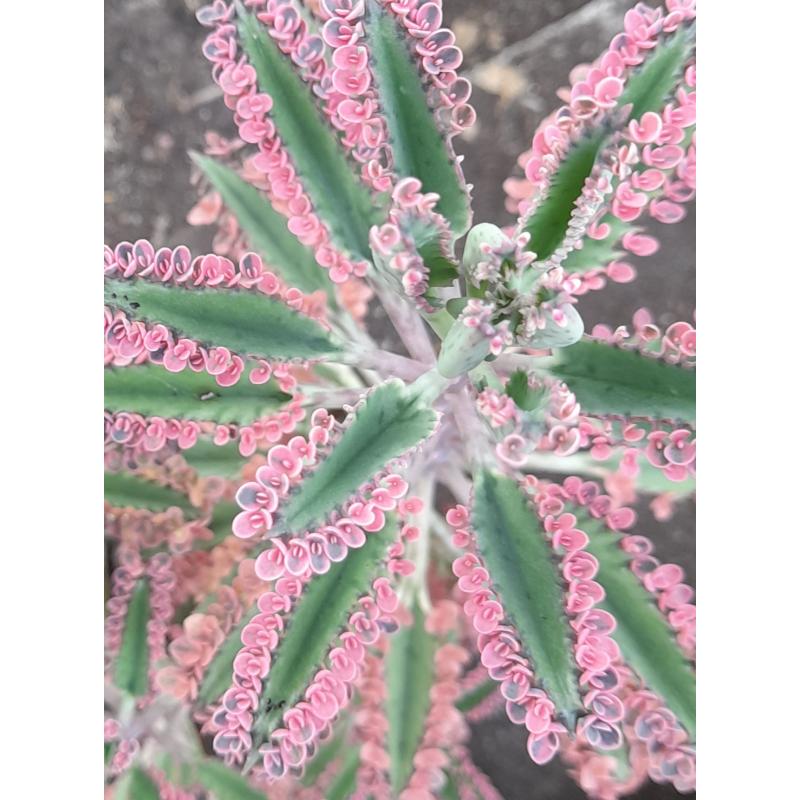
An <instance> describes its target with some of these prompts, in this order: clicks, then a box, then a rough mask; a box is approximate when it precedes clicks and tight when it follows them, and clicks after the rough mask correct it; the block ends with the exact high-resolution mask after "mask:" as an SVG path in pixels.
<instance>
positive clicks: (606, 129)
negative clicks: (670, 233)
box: [524, 29, 694, 261]
mask: <svg viewBox="0 0 800 800" xmlns="http://www.w3.org/2000/svg"><path fill="white" fill-rule="evenodd" d="M693 46H694V36H693V33H691V32H690V31H689V30H687V29H680V30H678V31H676V32H675V33H674V34H672V35H670V36H669V37H667V38H666V39H664V40H662V41H661V42H659V44H658V45H657V47H656V48H655V49H654V50H653V51H652V52H651V53H650V55H648V57H647V59H646V60H645V62H644V64H643V65H642V66H641V67H640V68H639V69H638V70H636V71H635V72H634V73H632V74H631V75H630V76H629V78H628V80H627V81H626V85H625V90H624V91H623V93H622V96H621V97H620V99H619V102H618V106H619V107H620V108H622V107H623V106H625V105H628V104H632V106H633V110H632V113H631V119H640V118H641V116H642V115H643V114H644V113H645V112H646V111H660V110H661V109H662V107H663V106H664V104H665V103H666V102H667V100H668V99H669V96H670V95H671V93H672V92H673V91H674V89H675V87H676V85H677V83H678V80H679V79H680V76H681V70H682V67H683V66H684V65H685V64H686V63H687V61H688V59H689V56H690V55H691V51H692V47H693ZM611 133H612V127H611V125H609V124H608V123H603V124H602V125H601V126H600V127H597V128H595V129H594V130H592V131H590V132H588V133H587V134H585V135H584V136H583V137H582V138H581V139H580V140H579V141H578V142H576V143H575V144H573V145H572V146H571V147H570V149H569V151H568V152H567V154H566V156H565V157H564V159H563V160H562V162H561V164H560V165H559V167H558V170H557V172H556V174H555V175H554V177H553V179H552V182H551V185H550V190H549V192H548V194H547V197H546V198H545V199H544V200H543V202H542V203H541V205H540V206H539V208H537V209H536V211H535V212H534V214H533V216H532V217H531V219H530V220H528V222H527V223H526V225H525V228H524V229H525V230H526V231H527V232H528V233H530V234H531V240H530V242H529V243H528V249H529V250H533V251H535V252H536V256H537V260H539V261H543V260H545V259H547V258H549V257H550V256H551V255H552V254H553V252H554V251H555V250H556V248H558V247H559V245H560V244H561V243H562V241H563V240H564V236H565V235H566V231H567V226H568V224H569V220H570V215H571V214H572V211H573V209H574V207H575V203H576V201H577V200H578V197H579V196H580V194H581V191H582V189H583V186H584V184H585V183H586V179H587V178H588V177H589V175H590V174H591V171H592V167H593V166H594V163H595V161H596V159H597V156H598V155H599V153H600V151H601V150H602V149H603V147H604V146H606V145H607V144H608V143H609V138H610V134H611ZM576 258H578V257H577V256H576Z"/></svg>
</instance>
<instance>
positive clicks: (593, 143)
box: [524, 128, 608, 261]
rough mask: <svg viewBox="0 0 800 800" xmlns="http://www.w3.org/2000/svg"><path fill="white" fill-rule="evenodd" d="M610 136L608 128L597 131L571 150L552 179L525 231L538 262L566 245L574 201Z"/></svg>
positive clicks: (530, 248)
mask: <svg viewBox="0 0 800 800" xmlns="http://www.w3.org/2000/svg"><path fill="white" fill-rule="evenodd" d="M607 136H608V130H607V129H606V128H596V129H594V130H592V131H590V132H589V133H587V134H585V135H584V136H583V137H582V138H581V139H579V140H578V141H577V142H575V143H574V144H573V145H572V146H571V147H570V149H569V150H568V151H567V154H566V155H565V156H564V159H563V160H562V162H561V164H560V166H559V167H558V170H557V172H556V173H555V175H554V176H553V178H552V181H551V184H550V190H549V192H548V193H547V196H546V197H545V199H544V200H543V201H542V203H541V205H540V206H539V207H538V208H537V209H536V211H535V212H534V214H533V216H532V217H531V218H530V220H528V222H527V223H526V225H525V227H524V230H525V231H527V232H528V233H529V234H530V235H531V240H530V242H528V250H533V251H535V253H536V258H537V260H538V261H544V260H545V259H548V258H550V256H551V255H553V253H554V252H555V250H556V248H557V247H559V245H560V244H561V242H563V241H564V236H565V235H566V232H567V226H568V225H569V220H570V216H571V215H572V210H573V208H574V207H575V201H576V200H577V199H578V197H579V196H580V194H581V191H582V190H583V185H584V184H585V183H586V179H587V178H588V177H589V175H590V173H591V171H592V167H593V166H594V162H595V159H596V158H597V155H598V153H599V152H600V149H601V148H602V146H603V143H604V142H605V140H606V138H607Z"/></svg>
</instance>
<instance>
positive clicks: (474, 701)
mask: <svg viewBox="0 0 800 800" xmlns="http://www.w3.org/2000/svg"><path fill="white" fill-rule="evenodd" d="M497 686H498V684H497V681H493V680H492V679H491V678H488V679H487V680H485V681H484V682H483V683H479V684H478V685H477V686H476V687H475V688H474V689H470V690H469V691H468V692H464V694H462V695H461V697H459V698H458V700H456V708H457V709H458V710H459V711H461V712H462V713H466V712H467V711H472V709H473V708H475V707H476V706H479V705H480V704H481V703H482V702H483V701H484V700H485V699H486V698H487V697H491V696H492V695H493V694H494V693H495V691H496V690H497Z"/></svg>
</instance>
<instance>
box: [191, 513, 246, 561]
mask: <svg viewBox="0 0 800 800" xmlns="http://www.w3.org/2000/svg"><path fill="white" fill-rule="evenodd" d="M240 511H241V509H240V508H239V506H237V505H236V503H230V502H227V501H223V502H221V503H217V504H216V505H215V506H214V510H213V511H212V512H211V520H210V521H209V523H208V527H209V528H210V529H211V531H212V532H213V534H214V538H213V539H209V540H208V541H201V542H196V543H195V544H194V545H193V546H192V550H211V549H212V548H213V547H216V546H217V545H218V544H220V543H221V542H222V541H224V540H225V539H227V538H228V537H229V536H231V526H232V525H233V518H234V517H235V516H236V515H237V514H238V513H239V512H240Z"/></svg>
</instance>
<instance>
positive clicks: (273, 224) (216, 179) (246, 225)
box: [189, 153, 334, 299]
mask: <svg viewBox="0 0 800 800" xmlns="http://www.w3.org/2000/svg"><path fill="white" fill-rule="evenodd" d="M189 155H190V156H191V157H192V161H194V163H195V164H197V166H198V167H200V169H201V170H203V173H204V174H205V176H206V177H207V178H208V180H209V181H211V184H212V185H213V186H214V188H215V189H216V190H217V191H218V192H219V193H220V195H221V196H222V200H223V202H224V203H225V205H226V206H227V207H228V208H229V209H230V210H231V211H232V212H233V214H234V216H235V217H236V219H237V220H238V222H239V225H240V226H241V227H242V230H244V232H245V233H246V234H247V238H248V241H249V243H250V245H251V246H252V247H253V249H255V250H257V251H258V252H259V253H261V254H262V255H263V256H264V259H265V261H266V263H267V265H268V266H269V268H270V269H274V270H276V271H277V272H278V273H280V275H281V277H282V278H284V280H286V282H287V283H288V284H289V285H290V286H296V287H297V288H298V289H300V290H301V291H303V292H307V293H310V292H314V291H317V290H319V289H322V290H323V291H324V292H325V294H326V295H327V296H328V298H329V299H333V298H334V293H333V284H332V283H331V281H330V279H329V278H328V276H327V274H326V273H325V270H324V269H323V268H322V267H321V266H319V264H317V262H316V259H315V258H314V253H313V252H312V251H311V249H310V248H308V247H306V246H305V245H304V244H301V243H300V242H299V241H298V240H297V237H296V236H295V235H294V234H293V233H292V232H291V231H290V230H289V229H288V228H287V226H286V217H284V216H283V215H282V214H279V213H278V212H277V211H275V209H273V208H272V205H271V204H270V202H269V200H268V198H267V197H266V196H265V195H264V194H263V193H262V192H260V191H259V190H258V189H257V188H256V187H255V186H253V185H252V184H250V183H248V182H247V181H246V180H245V179H244V178H242V177H241V176H240V175H239V174H238V173H237V172H235V171H234V170H232V169H231V168H230V167H226V166H225V165H224V164H221V163H220V162H219V161H217V160H216V159H213V158H209V157H208V156H203V155H200V154H199V153H190V154H189Z"/></svg>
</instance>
